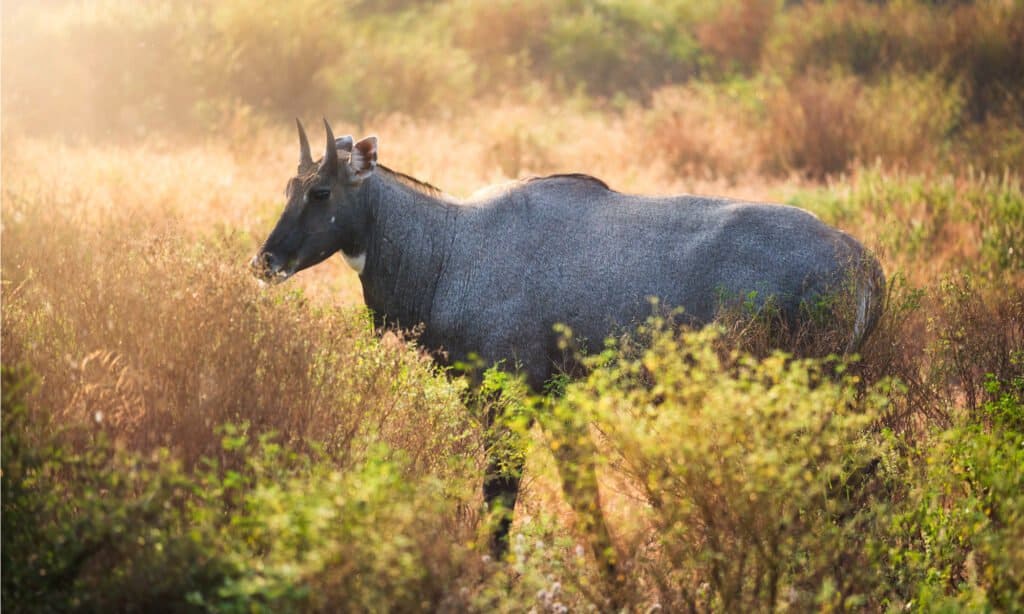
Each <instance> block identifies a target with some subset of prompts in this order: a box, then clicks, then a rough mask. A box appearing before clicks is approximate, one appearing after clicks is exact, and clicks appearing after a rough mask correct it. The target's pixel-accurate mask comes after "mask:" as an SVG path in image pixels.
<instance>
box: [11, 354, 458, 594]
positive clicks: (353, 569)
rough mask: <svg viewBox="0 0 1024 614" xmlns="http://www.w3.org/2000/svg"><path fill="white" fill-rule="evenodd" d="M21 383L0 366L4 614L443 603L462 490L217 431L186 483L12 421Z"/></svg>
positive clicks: (171, 462)
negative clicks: (218, 452)
mask: <svg viewBox="0 0 1024 614" xmlns="http://www.w3.org/2000/svg"><path fill="white" fill-rule="evenodd" d="M26 381H27V380H26V375H25V373H24V371H18V370H8V369H6V368H5V370H4V395H5V396H4V407H3V410H4V412H3V416H4V425H3V426H4V429H3V439H4V441H3V450H4V458H3V467H4V472H3V476H2V479H3V513H4V533H3V539H4V543H3V556H4V561H3V562H4V565H5V570H4V584H3V588H4V601H5V603H6V604H7V605H6V607H8V608H11V609H13V610H16V611H22V610H24V611H32V610H52V611H63V610H66V609H75V610H85V611H96V610H118V611H124V610H137V609H160V610H168V609H169V610H174V611H184V610H191V609H205V610H209V611H218V612H220V611H223V612H236V611H245V610H250V609H252V608H254V607H255V608H258V609H261V610H267V611H310V610H327V609H335V608H341V609H346V610H350V609H357V610H381V609H383V610H393V609H401V610H406V611H408V610H428V609H433V608H434V607H436V606H437V604H439V603H441V602H442V600H443V599H448V598H450V595H449V593H454V592H455V591H453V590H452V584H453V582H454V580H455V578H456V572H458V571H460V568H461V565H462V561H463V560H464V551H465V549H464V546H462V544H465V543H467V542H468V541H470V539H471V537H472V527H471V526H470V525H468V524H460V523H457V522H453V520H452V519H453V518H454V517H455V515H456V510H457V509H458V508H459V506H461V505H464V502H465V501H466V497H467V496H468V492H467V491H466V490H461V489H460V488H459V486H458V485H457V484H456V483H455V482H452V481H447V482H442V481H441V480H439V479H438V477H437V476H432V475H429V474H422V473H419V472H417V471H416V470H415V468H414V467H413V465H412V464H411V463H410V462H409V459H408V457H407V456H406V455H404V454H400V453H399V454H396V453H394V452H393V451H391V450H389V449H388V448H387V447H386V446H379V447H377V448H375V449H373V450H372V451H370V452H369V453H368V455H366V456H365V457H364V459H362V460H360V461H359V462H356V463H354V464H353V465H351V466H349V467H348V468H346V469H345V470H344V471H342V470H340V469H339V467H338V466H337V465H336V463H334V462H332V461H331V460H330V459H329V458H326V457H323V456H320V455H318V454H304V453H296V452H295V451H294V449H287V448H284V447H282V446H281V445H280V444H278V443H275V442H274V437H272V436H271V435H269V434H268V435H264V436H262V437H260V441H259V442H258V443H257V442H251V441H250V436H249V434H248V432H247V429H246V428H244V427H243V428H239V427H228V428H227V429H226V430H225V431H224V438H223V448H224V449H223V452H224V454H225V456H226V460H225V464H224V465H220V464H219V463H217V462H216V461H211V460H207V461H204V462H203V463H202V465H203V466H202V468H200V469H197V470H195V471H192V472H185V471H183V470H182V467H181V465H180V463H178V462H177V461H176V460H175V459H173V458H172V457H171V456H170V455H169V454H168V452H167V451H166V450H157V451H155V452H154V453H153V454H152V455H139V454H136V453H133V452H127V451H125V450H118V449H115V448H113V447H112V446H111V445H110V444H109V442H108V441H107V440H105V439H104V438H99V439H97V440H95V441H94V442H93V445H92V446H91V447H90V448H89V449H87V450H76V449H75V448H74V447H73V446H71V445H69V444H68V441H67V439H66V438H65V437H64V435H66V432H63V431H64V429H60V428H58V429H54V428H53V427H54V423H53V422H52V418H53V417H52V416H50V415H48V414H47V413H46V412H45V411H42V410H41V409H40V408H38V407H36V408H33V410H32V411H31V412H30V411H27V408H26V405H25V399H24V398H23V396H22V395H24V393H25V392H26V390H25V385H26V384H25V382H26ZM70 428H79V429H88V428H90V427H89V425H74V426H73V427H70ZM72 439H73V438H72ZM228 467H234V469H229V468H228ZM470 498H471V497H470Z"/></svg>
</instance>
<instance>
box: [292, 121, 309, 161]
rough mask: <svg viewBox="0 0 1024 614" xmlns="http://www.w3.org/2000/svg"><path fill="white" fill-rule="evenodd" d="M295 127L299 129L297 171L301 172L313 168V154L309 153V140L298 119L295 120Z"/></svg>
mask: <svg viewBox="0 0 1024 614" xmlns="http://www.w3.org/2000/svg"><path fill="white" fill-rule="evenodd" d="M295 126H296V127H298V129H299V170H300V171H303V170H305V169H307V168H309V167H311V166H313V154H311V153H309V139H307V138H306V131H305V130H303V128H302V122H301V121H299V118H298V117H296V118H295Z"/></svg>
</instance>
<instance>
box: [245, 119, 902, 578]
mask: <svg viewBox="0 0 1024 614" xmlns="http://www.w3.org/2000/svg"><path fill="white" fill-rule="evenodd" d="M324 125H325V127H326V132H327V147H326V149H325V151H324V155H323V157H322V159H321V160H319V161H318V162H314V160H313V158H312V155H311V154H310V149H309V141H308V139H307V138H306V134H305V132H304V130H303V128H302V124H301V123H298V130H299V165H298V173H297V174H296V176H295V177H293V178H292V179H290V180H289V181H288V187H287V199H288V202H287V205H286V206H285V209H284V213H283V214H282V216H281V219H280V221H278V223H277V226H276V227H275V228H274V230H273V231H272V232H271V233H270V236H269V237H268V238H267V240H266V242H265V243H264V244H263V246H262V247H261V248H260V250H259V252H258V253H257V254H256V256H255V257H254V258H253V259H252V261H251V263H250V266H251V268H252V271H253V273H254V274H255V275H256V276H257V277H258V278H260V279H262V280H265V281H269V282H281V281H284V280H286V279H288V278H289V277H291V276H292V275H294V274H295V273H296V272H298V271H301V270H302V269H305V268H307V267H310V266H313V265H315V264H317V263H319V262H321V261H323V260H324V259H326V258H328V257H329V256H331V255H332V254H334V253H335V252H339V251H340V252H341V255H342V257H343V258H344V259H345V261H346V262H347V263H348V264H349V265H351V267H352V268H353V269H355V271H356V272H357V273H358V274H359V279H360V281H361V282H362V287H363V296H364V298H365V301H366V304H367V306H368V307H369V308H370V309H371V310H372V312H373V316H374V320H375V323H376V324H377V325H378V326H395V327H403V328H413V327H416V328H418V329H419V331H420V333H419V338H418V340H419V343H420V344H421V345H422V346H423V347H425V348H427V349H428V350H431V351H433V352H434V353H435V355H436V356H438V357H439V359H440V360H444V361H448V362H449V363H454V362H456V361H466V360H468V359H470V357H474V356H475V357H479V358H481V359H483V361H484V362H485V363H486V364H492V365H501V366H502V368H509V369H514V370H516V371H518V372H519V373H522V374H523V375H524V376H525V378H526V381H527V383H528V384H529V386H530V387H532V388H533V389H534V390H535V391H541V390H542V389H543V386H544V384H545V382H546V381H548V379H549V378H551V377H552V376H553V375H555V374H556V373H557V371H558V368H559V365H561V364H562V361H563V351H564V350H563V349H562V347H560V344H559V341H560V339H559V335H558V334H557V333H556V331H555V326H556V325H558V324H562V325H566V326H568V328H569V329H570V330H571V331H572V332H573V334H574V338H575V339H577V340H581V341H580V342H581V343H582V345H583V349H584V350H587V349H588V347H591V349H592V346H588V342H591V343H596V344H598V346H597V347H598V348H599V347H600V344H601V343H602V342H603V340H604V339H605V338H606V337H607V336H608V335H609V334H611V333H613V332H618V331H622V330H628V329H629V328H630V327H631V326H634V325H636V324H638V323H641V322H643V321H644V320H645V319H646V318H648V317H649V316H650V315H651V311H652V308H653V307H652V304H653V301H652V300H651V299H652V298H654V299H657V302H658V304H660V305H661V306H664V307H666V308H679V309H680V310H681V312H682V314H683V315H684V317H685V319H686V321H687V323H689V324H691V325H695V326H699V325H703V324H706V323H708V322H710V321H711V320H712V319H713V318H714V317H715V316H716V314H717V313H718V312H719V310H720V309H721V308H722V302H723V300H728V297H744V300H749V297H755V301H756V302H757V303H758V304H760V305H762V306H763V305H764V304H765V302H766V301H771V302H772V305H773V307H774V308H775V309H777V310H778V312H779V313H780V314H781V315H782V317H783V318H784V319H785V320H787V321H789V322H798V321H799V320H800V319H801V317H805V315H806V314H807V313H808V311H807V310H806V309H805V308H806V306H807V305H820V304H822V297H827V296H829V295H831V294H835V293H837V292H840V291H841V290H842V289H844V288H845V289H846V291H847V294H848V295H849V301H848V302H849V305H850V307H851V308H850V310H849V313H850V314H852V315H851V317H849V318H847V321H848V322H849V325H848V327H847V330H846V332H845V341H844V342H843V346H845V347H838V348H836V350H837V351H853V350H855V349H856V348H857V347H858V346H859V345H860V343H861V342H862V341H863V339H864V338H865V336H866V335H867V334H868V333H869V332H870V331H871V330H872V328H873V327H874V325H875V323H876V321H877V320H878V317H879V314H880V310H881V304H882V295H883V293H884V277H883V276H882V273H881V269H880V267H879V265H878V263H877V261H876V260H875V259H874V258H873V257H872V256H871V255H870V254H868V253H867V252H866V250H865V249H864V247H863V246H861V244H860V243H858V242H857V241H856V240H854V239H853V238H852V237H850V236H848V235H847V234H845V233H843V232H841V231H839V230H836V229H835V228H831V227H829V226H827V225H825V224H824V223H822V222H821V221H820V220H818V218H817V217H815V216H814V215H812V214H810V213H808V212H806V211H803V210H801V209H798V208H795V207H789V206H782V205H768V204H758V203H751V202H742V201H736V200H730V199H724V198H703V197H696V196H670V197H650V196H636V195H630V194H622V193H619V192H616V191H614V190H612V189H609V187H608V186H607V185H606V184H605V183H604V182H602V181H600V180H599V179H595V178H593V177H590V176H587V175H554V176H550V177H544V178H538V179H528V180H524V181H519V182H516V183H512V184H508V185H506V186H500V187H497V188H492V189H489V190H487V191H486V192H484V193H482V195H480V196H475V197H473V198H471V199H469V200H466V201H461V200H459V199H456V198H454V197H451V196H448V195H447V194H444V193H443V192H441V191H440V190H438V189H436V188H434V187H432V186H430V185H428V184H426V183H423V182H420V181H418V180H416V179H413V178H411V177H409V176H407V175H404V174H401V173H398V172H395V171H392V170H390V169H388V168H386V167H384V166H381V165H378V164H377V139H376V137H372V136H371V137H367V138H365V139H363V140H361V141H359V142H354V141H353V139H352V137H350V136H344V137H341V138H338V139H335V137H334V135H333V133H332V132H331V128H330V126H329V125H328V124H327V122H326V120H325V121H324ZM865 263H866V265H867V266H865ZM802 314H804V315H802ZM489 464H490V467H489V469H488V471H487V474H486V477H485V479H484V486H483V490H484V498H485V500H486V502H487V504H488V505H489V506H494V507H495V509H504V510H508V513H506V514H505V515H504V516H503V517H502V519H501V520H500V521H499V522H498V528H497V530H496V531H495V535H494V536H493V541H492V547H493V549H494V552H495V553H496V554H499V555H500V554H501V553H502V552H503V551H504V548H505V547H506V540H507V535H508V530H509V523H510V514H511V509H512V508H513V506H514V504H515V500H516V496H517V493H518V488H519V474H520V471H521V467H520V468H516V469H517V470H512V471H507V470H506V471H503V472H499V471H498V470H497V466H498V464H497V462H496V459H493V458H492V459H490V462H489ZM588 471H589V473H587V472H588ZM592 471H593V469H592V467H589V468H587V470H586V471H584V472H583V473H581V472H580V470H579V468H575V469H573V470H572V476H573V477H572V479H570V478H567V477H566V474H565V471H564V470H563V482H565V486H566V493H567V497H568V498H569V499H570V503H571V504H572V505H573V507H575V508H576V509H577V511H578V512H579V513H580V515H581V516H586V517H588V518H591V521H590V522H589V523H587V524H588V526H587V530H588V531H589V532H590V535H591V539H592V544H591V546H592V547H593V548H594V550H595V553H596V555H597V557H598V560H599V561H600V562H602V563H603V564H604V568H605V571H611V572H614V550H613V549H612V548H611V547H610V546H611V543H610V541H609V539H608V533H607V530H606V528H605V525H604V522H603V520H602V519H601V515H600V513H599V508H598V513H597V514H596V519H595V518H593V514H591V512H593V508H594V505H595V501H596V488H595V489H593V491H592V492H590V493H589V495H587V494H585V493H581V489H580V488H579V487H578V486H579V485H578V484H575V485H574V484H572V483H570V482H571V481H572V480H583V481H586V482H588V483H591V484H593V483H594V482H593V474H592ZM498 504H500V505H498ZM598 505H599V504H598Z"/></svg>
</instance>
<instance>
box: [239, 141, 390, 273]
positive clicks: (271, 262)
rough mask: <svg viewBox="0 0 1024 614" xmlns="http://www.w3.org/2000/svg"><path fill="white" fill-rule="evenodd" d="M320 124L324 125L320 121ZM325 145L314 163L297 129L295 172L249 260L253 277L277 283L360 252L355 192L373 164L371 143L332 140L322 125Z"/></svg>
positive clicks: (360, 218) (362, 232) (360, 214)
mask: <svg viewBox="0 0 1024 614" xmlns="http://www.w3.org/2000/svg"><path fill="white" fill-rule="evenodd" d="M325 125H326V122H325ZM327 139H328V140H327V143H328V147H327V150H326V152H325V153H324V157H323V159H322V160H321V161H320V163H319V164H315V163H314V162H313V160H312V158H311V156H310V155H309V144H308V142H307V140H306V135H305V132H304V131H303V130H302V126H301V124H300V125H299V143H300V159H299V173H298V175H297V176H296V177H293V178H292V179H291V180H290V181H289V182H288V187H287V188H286V190H285V195H286V197H287V199H288V203H287V204H286V205H285V208H284V213H283V214H282V215H281V219H280V220H278V222H277V226H275V227H274V230H273V232H271V233H270V236H269V237H267V240H266V242H264V244H263V247H261V248H260V250H259V251H258V252H257V253H256V255H255V256H254V257H253V259H252V260H251V261H250V262H249V268H250V269H251V270H252V273H253V275H255V276H256V277H257V278H258V279H260V280H262V281H266V282H271V283H279V282H282V281H284V280H286V279H288V278H289V277H291V276H292V275H294V274H295V273H297V272H298V271H301V270H302V269H305V268H307V267H311V266H313V265H314V264H318V263H320V262H322V261H324V260H325V259H327V258H328V257H329V256H330V255H331V254H333V253H334V252H336V251H338V250H342V251H343V252H344V253H345V254H346V255H348V256H350V257H356V256H359V255H360V254H363V253H365V251H366V249H365V245H364V239H363V238H364V237H365V236H366V229H367V224H368V221H367V214H366V210H365V208H363V207H360V206H359V198H358V194H359V188H360V185H361V184H362V181H363V179H365V178H366V177H367V176H369V174H370V173H371V172H372V171H373V168H374V167H375V166H376V158H377V151H376V145H377V140H376V138H375V137H369V138H367V139H364V140H362V141H360V142H359V143H356V144H354V147H353V142H352V139H351V138H350V137H343V138H341V139H338V140H337V141H335V139H334V135H333V134H332V133H331V130H330V126H327Z"/></svg>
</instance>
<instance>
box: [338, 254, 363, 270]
mask: <svg viewBox="0 0 1024 614" xmlns="http://www.w3.org/2000/svg"><path fill="white" fill-rule="evenodd" d="M341 257H342V258H344V259H345V263H346V264H347V265H349V266H350V267H352V270H353V271H355V272H356V273H358V274H359V275H362V274H363V269H365V268H366V252H363V253H361V254H359V255H358V256H349V255H348V254H346V253H345V252H344V251H342V252H341Z"/></svg>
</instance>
